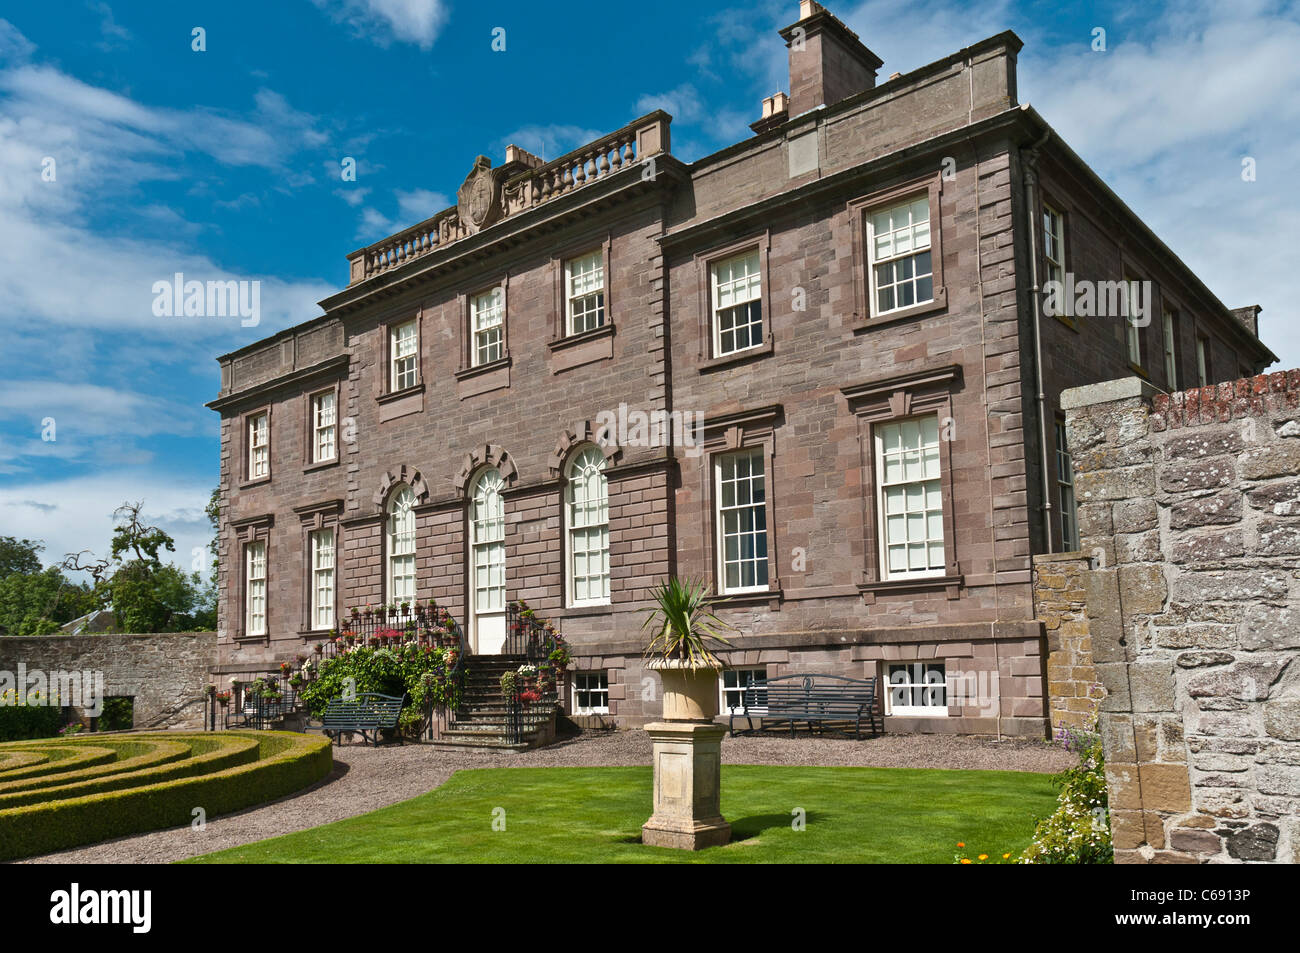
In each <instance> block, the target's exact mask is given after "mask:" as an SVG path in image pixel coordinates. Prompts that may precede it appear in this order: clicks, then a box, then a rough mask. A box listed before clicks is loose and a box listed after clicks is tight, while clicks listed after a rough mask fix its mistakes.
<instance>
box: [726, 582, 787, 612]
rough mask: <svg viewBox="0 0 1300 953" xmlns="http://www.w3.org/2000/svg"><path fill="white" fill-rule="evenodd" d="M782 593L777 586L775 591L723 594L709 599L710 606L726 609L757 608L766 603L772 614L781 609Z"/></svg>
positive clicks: (759, 590)
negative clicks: (739, 607)
mask: <svg viewBox="0 0 1300 953" xmlns="http://www.w3.org/2000/svg"><path fill="white" fill-rule="evenodd" d="M783 598H784V593H783V592H782V591H781V589H780V587H779V586H778V587H777V588H775V589H755V590H753V591H750V592H723V593H719V594H718V595H716V596H713V597H711V598H710V599H709V603H710V605H711V606H713V607H716V608H718V609H727V608H731V607H732V606H757V605H762V604H763V603H765V602H766V603H768V608H769V609H771V610H772V611H773V612H775V611H777V610H779V609H780V608H781V600H782V599H783Z"/></svg>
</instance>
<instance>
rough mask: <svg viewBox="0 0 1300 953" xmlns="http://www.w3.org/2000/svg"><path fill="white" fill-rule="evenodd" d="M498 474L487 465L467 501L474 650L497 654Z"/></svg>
mask: <svg viewBox="0 0 1300 953" xmlns="http://www.w3.org/2000/svg"><path fill="white" fill-rule="evenodd" d="M502 482H503V481H502V479H501V474H500V472H498V471H497V470H495V469H491V468H489V469H487V470H484V471H483V472H482V473H480V474H479V476H478V479H477V480H475V482H474V493H473V496H472V498H471V503H470V514H469V535H470V572H469V577H470V585H471V590H472V591H471V592H470V605H471V606H472V607H473V608H472V611H471V612H470V625H471V627H472V629H471V634H472V637H473V645H474V651H475V653H476V654H478V655H500V654H501V652H502V650H503V649H504V648H505V641H506V540H505V523H506V520H505V503H504V501H503V500H502V499H501V486H502Z"/></svg>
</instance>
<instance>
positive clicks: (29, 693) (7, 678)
mask: <svg viewBox="0 0 1300 953" xmlns="http://www.w3.org/2000/svg"><path fill="white" fill-rule="evenodd" d="M10 705H13V706H18V707H22V706H30V707H51V706H58V707H61V708H66V707H68V706H72V707H74V708H80V709H82V710H83V711H84V712H85V713H86V714H87V715H89V716H90V717H92V718H96V717H98V716H99V715H101V714H103V713H104V673H103V672H96V671H90V670H86V671H81V672H78V671H72V672H65V671H63V670H62V669H60V670H58V671H54V672H48V673H47V672H45V671H44V670H42V669H39V668H34V669H29V668H28V667H27V665H26V663H25V662H19V663H18V671H17V672H10V671H5V670H3V669H0V707H4V706H10Z"/></svg>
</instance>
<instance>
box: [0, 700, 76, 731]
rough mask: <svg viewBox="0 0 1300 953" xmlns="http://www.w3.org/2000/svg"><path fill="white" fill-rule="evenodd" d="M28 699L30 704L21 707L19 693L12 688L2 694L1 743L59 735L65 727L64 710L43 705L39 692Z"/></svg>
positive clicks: (0, 701) (0, 708) (0, 706)
mask: <svg viewBox="0 0 1300 953" xmlns="http://www.w3.org/2000/svg"><path fill="white" fill-rule="evenodd" d="M28 699H29V701H28V704H25V705H19V704H18V703H17V702H18V698H17V693H16V692H15V691H14V690H13V689H12V688H11V689H9V690H7V691H5V692H0V742H2V741H22V740H24V739H27V738H53V737H55V736H56V735H58V733H59V728H60V727H61V726H62V725H63V709H61V708H60V707H59V706H58V705H53V704H41V699H40V693H39V692H33V693H32V694H31V695H29V696H28Z"/></svg>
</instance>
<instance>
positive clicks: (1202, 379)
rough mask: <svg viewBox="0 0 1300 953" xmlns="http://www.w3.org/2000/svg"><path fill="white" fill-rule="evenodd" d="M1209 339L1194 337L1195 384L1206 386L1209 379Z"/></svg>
mask: <svg viewBox="0 0 1300 953" xmlns="http://www.w3.org/2000/svg"><path fill="white" fill-rule="evenodd" d="M1210 374H1211V369H1210V339H1209V338H1207V337H1205V336H1203V335H1202V336H1198V337H1197V339H1196V378H1197V381H1198V384H1197V386H1199V387H1208V386H1209V384H1210V381H1211V379H1212V378H1211V376H1210Z"/></svg>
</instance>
